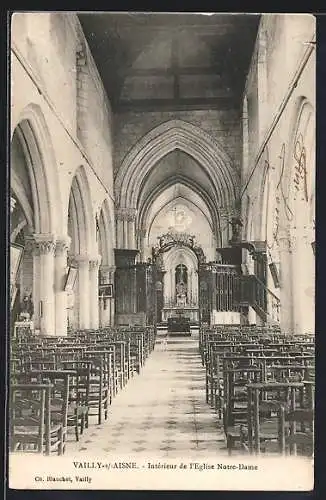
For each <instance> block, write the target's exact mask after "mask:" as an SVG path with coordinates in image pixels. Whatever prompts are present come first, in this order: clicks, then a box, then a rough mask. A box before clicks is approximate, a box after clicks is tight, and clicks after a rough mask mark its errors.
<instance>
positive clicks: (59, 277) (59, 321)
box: [54, 236, 70, 335]
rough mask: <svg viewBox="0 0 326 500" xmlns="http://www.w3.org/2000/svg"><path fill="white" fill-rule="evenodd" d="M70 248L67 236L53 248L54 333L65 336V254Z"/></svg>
mask: <svg viewBox="0 0 326 500" xmlns="http://www.w3.org/2000/svg"><path fill="white" fill-rule="evenodd" d="M69 247H70V238H69V236H64V237H60V238H58V239H57V241H56V246H55V259H54V266H55V279H54V287H55V333H56V335H66V334H67V323H68V318H67V292H66V291H65V290H64V286H65V279H66V272H67V252H68V249H69Z"/></svg>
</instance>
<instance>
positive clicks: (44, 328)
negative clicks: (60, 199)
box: [33, 234, 56, 335]
mask: <svg viewBox="0 0 326 500" xmlns="http://www.w3.org/2000/svg"><path fill="white" fill-rule="evenodd" d="M33 238H34V260H33V267H34V286H33V288H34V290H35V299H36V300H35V299H34V297H33V301H34V300H35V302H34V310H35V311H36V317H37V315H38V320H39V321H37V323H38V326H39V329H40V333H41V335H55V300H54V251H55V240H56V238H55V236H54V235H52V234H34V235H33ZM37 282H38V283H39V286H37Z"/></svg>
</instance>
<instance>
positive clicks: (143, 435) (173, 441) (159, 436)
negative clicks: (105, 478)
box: [65, 338, 227, 458]
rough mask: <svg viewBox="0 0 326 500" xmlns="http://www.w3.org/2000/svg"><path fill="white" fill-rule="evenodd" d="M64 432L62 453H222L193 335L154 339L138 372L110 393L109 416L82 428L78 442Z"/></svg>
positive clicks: (159, 455) (170, 455)
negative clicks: (115, 392)
mask: <svg viewBox="0 0 326 500" xmlns="http://www.w3.org/2000/svg"><path fill="white" fill-rule="evenodd" d="M72 439H73V436H70V437H69V442H68V443H67V447H66V453H65V455H66V456H67V455H68V456H69V455H79V454H83V455H85V457H87V456H90V455H96V454H98V453H103V452H107V453H108V454H115V455H116V456H119V455H120V456H121V455H124V456H127V455H129V456H130V457H133V456H135V455H137V456H138V455H144V456H145V455H146V456H147V457H149V456H155V457H157V458H163V457H165V458H176V457H182V456H185V457H189V456H196V457H198V458H200V457H201V458H204V457H206V458H209V457H211V458H213V457H217V456H221V455H226V454H227V453H226V450H225V441H224V434H223V431H222V429H221V426H220V424H218V422H217V418H216V415H215V413H214V411H213V410H212V409H211V408H210V407H209V406H208V405H207V404H206V402H205V369H204V368H203V367H202V365H201V360H200V357H199V354H198V340H197V339H189V338H170V339H168V342H167V346H166V349H165V350H164V349H163V347H162V344H161V343H160V340H158V341H157V343H156V346H155V350H154V352H152V354H151V355H150V357H149V358H148V359H147V362H146V364H145V367H144V368H143V371H142V372H141V374H140V375H135V377H134V378H133V379H131V380H130V381H129V383H128V384H127V386H126V387H125V388H124V389H123V390H122V391H121V392H120V393H119V394H118V395H117V396H116V398H115V399H114V400H113V403H112V406H111V408H110V414H109V418H108V420H107V421H106V422H104V423H103V424H101V425H97V424H95V423H94V424H93V422H92V420H91V421H90V427H89V428H88V429H86V431H85V433H84V435H83V436H82V437H81V440H80V442H79V443H76V442H73V441H72Z"/></svg>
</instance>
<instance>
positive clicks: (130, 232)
mask: <svg viewBox="0 0 326 500" xmlns="http://www.w3.org/2000/svg"><path fill="white" fill-rule="evenodd" d="M136 215H137V209H136V208H129V207H128V208H127V207H120V208H118V209H117V210H116V227H117V235H116V236H117V245H118V248H126V249H127V248H128V249H135V248H136V246H137V244H136V243H137V242H136Z"/></svg>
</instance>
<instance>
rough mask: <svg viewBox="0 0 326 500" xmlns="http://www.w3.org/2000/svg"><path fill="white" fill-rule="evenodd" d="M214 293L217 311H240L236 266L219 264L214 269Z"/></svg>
mask: <svg viewBox="0 0 326 500" xmlns="http://www.w3.org/2000/svg"><path fill="white" fill-rule="evenodd" d="M213 275H214V278H213V287H214V288H213V294H214V295H215V298H216V303H215V304H214V305H215V307H214V309H216V311H238V309H239V280H238V272H237V268H236V267H235V266H227V265H217V266H216V267H215V268H214V271H213Z"/></svg>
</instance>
